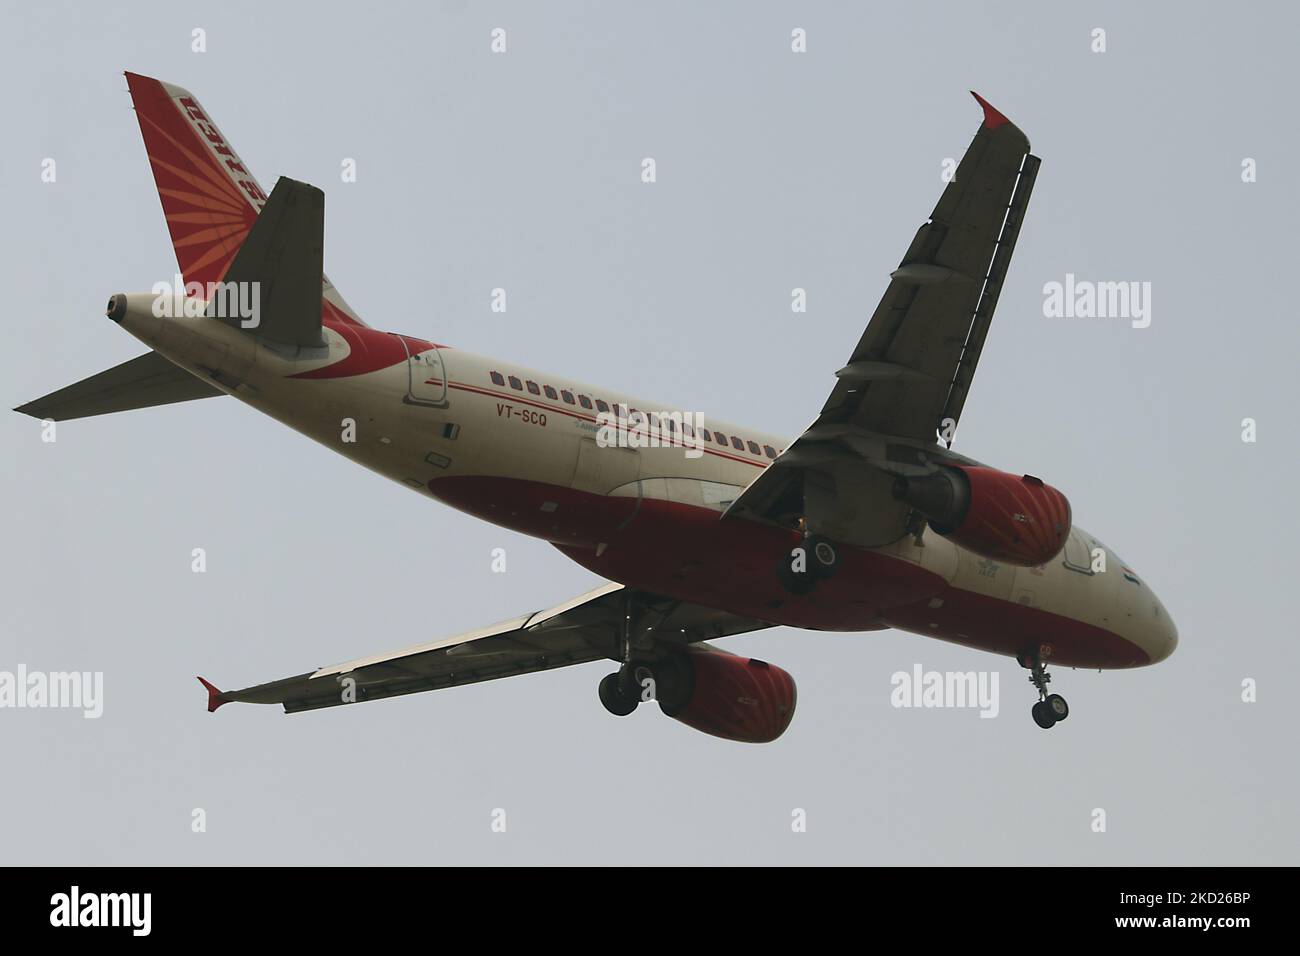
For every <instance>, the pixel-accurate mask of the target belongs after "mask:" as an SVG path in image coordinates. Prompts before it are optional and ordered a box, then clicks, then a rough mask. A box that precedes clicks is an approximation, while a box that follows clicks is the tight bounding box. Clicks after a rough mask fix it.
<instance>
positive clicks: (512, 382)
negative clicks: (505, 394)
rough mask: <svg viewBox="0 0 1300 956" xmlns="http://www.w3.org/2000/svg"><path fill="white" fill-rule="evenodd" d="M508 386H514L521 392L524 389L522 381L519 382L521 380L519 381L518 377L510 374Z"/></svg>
mask: <svg viewBox="0 0 1300 956" xmlns="http://www.w3.org/2000/svg"><path fill="white" fill-rule="evenodd" d="M510 387H511V388H514V389H518V390H519V391H521V392H522V391H523V390H524V383H523V382H521V381H519V379H518V377H517V376H514V375H511V376H510Z"/></svg>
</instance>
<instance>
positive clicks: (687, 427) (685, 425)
mask: <svg viewBox="0 0 1300 956" xmlns="http://www.w3.org/2000/svg"><path fill="white" fill-rule="evenodd" d="M682 434H683V435H685V436H686V437H687V438H694V437H695V429H694V428H692V427H691V423H690V422H682Z"/></svg>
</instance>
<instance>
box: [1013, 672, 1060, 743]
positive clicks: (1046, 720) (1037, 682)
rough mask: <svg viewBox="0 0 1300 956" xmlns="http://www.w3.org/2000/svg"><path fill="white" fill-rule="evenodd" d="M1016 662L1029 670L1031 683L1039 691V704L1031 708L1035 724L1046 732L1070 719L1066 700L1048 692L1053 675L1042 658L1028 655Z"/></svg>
mask: <svg viewBox="0 0 1300 956" xmlns="http://www.w3.org/2000/svg"><path fill="white" fill-rule="evenodd" d="M1016 662H1017V663H1019V664H1020V666H1021V667H1025V668H1028V669H1029V683H1031V684H1033V685H1034V687H1035V688H1036V689H1037V690H1038V703H1036V704H1034V706H1033V707H1032V708H1030V713H1031V714H1033V716H1034V723H1036V724H1037V725H1038V726H1039V727H1042V728H1043V729H1044V730H1050V729H1052V728H1053V727H1055V726H1056V725H1057V724H1058V723H1060V722H1061V721H1062V720H1065V718H1066V717H1069V716H1070V705H1069V704H1067V703H1066V702H1065V698H1064V697H1062V696H1061V695H1060V694H1049V693H1048V692H1047V685H1048V684H1050V683H1051V681H1052V675H1051V674H1049V673H1047V665H1046V664H1044V663H1043V661H1042V660H1041V659H1040V658H1038V657H1031V656H1029V655H1028V654H1021V655H1020V656H1019V657H1017V658H1016Z"/></svg>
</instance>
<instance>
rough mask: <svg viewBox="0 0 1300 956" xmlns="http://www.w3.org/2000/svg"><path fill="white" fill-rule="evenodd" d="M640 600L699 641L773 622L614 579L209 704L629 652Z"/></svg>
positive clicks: (281, 699)
mask: <svg viewBox="0 0 1300 956" xmlns="http://www.w3.org/2000/svg"><path fill="white" fill-rule="evenodd" d="M630 597H634V598H635V604H636V607H637V609H638V614H637V620H636V630H637V631H639V632H641V633H644V632H645V631H647V630H653V631H654V632H655V635H656V636H657V637H658V638H660V639H661V640H668V641H677V642H680V643H695V642H698V641H703V640H708V639H710V638H716V637H726V636H728V635H730V634H743V633H745V632H747V631H756V630H760V629H762V628H765V627H770V626H771V625H769V624H767V623H765V622H763V621H756V620H752V619H750V618H744V617H739V616H737V615H734V614H729V613H727V612H726V611H718V610H715V609H713V608H706V607H702V606H700V605H695V604H685V603H683V602H680V601H674V600H671V599H669V598H661V597H657V596H655V595H651V594H647V593H645V592H643V591H631V590H629V589H626V588H624V587H623V585H621V584H606V585H603V586H602V587H599V588H596V589H595V590H594V591H589V592H587V593H586V594H584V595H582V596H580V597H577V598H574V599H573V600H571V601H566V602H565V603H563V604H560V605H558V606H556V607H553V608H550V609H548V610H545V611H536V612H534V613H532V614H524V615H521V616H519V617H516V618H513V619H511V620H508V621H503V622H501V623H500V624H495V625H493V626H491V627H486V628H483V629H481V630H477V631H471V632H469V633H466V634H457V635H455V636H454V637H447V638H442V639H440V640H436V641H430V642H428V643H425V644H416V645H414V646H413V647H407V648H404V649H402V650H400V651H393V652H391V653H387V654H376V655H374V656H372V657H362V658H358V659H357V660H354V661H348V662H347V663H345V664H335V665H334V666H332V667H322V668H320V669H319V670H315V671H308V672H306V673H304V674H298V675H297V676H295V677H287V678H285V679H283V680H277V681H272V682H270V683H268V684H258V685H256V686H253V687H246V688H244V689H243V690H235V691H220V690H218V689H217V688H216V687H214V686H213V685H212V684H210V683H208V682H207V681H205V680H203V678H201V677H200V678H199V680H200V681H201V682H202V683H203V686H204V687H206V688H207V689H208V710H209V711H214V710H216V709H217V708H218V707H220V706H221V705H222V704H225V703H229V702H232V701H239V702H242V703H249V704H281V705H282V706H283V707H284V710H285V713H289V714H292V713H297V712H298V711H302V710H318V709H320V708H322V707H334V706H337V705H339V704H346V703H361V702H363V701H370V700H381V699H383V698H385V697H398V696H401V695H403V694H418V693H420V692H421V691H426V690H440V689H442V688H444V687H457V686H459V685H461V684H474V683H478V682H479V681H486V680H496V679H497V678H500V677H511V676H513V675H515V674H531V673H533V672H534V671H544V670H551V669H552V668H556V667H565V666H567V665H569V664H583V663H586V662H588V661H596V660H602V659H609V660H622V646H623V639H624V635H623V622H624V619H625V616H626V614H627V608H628V600H629V598H630Z"/></svg>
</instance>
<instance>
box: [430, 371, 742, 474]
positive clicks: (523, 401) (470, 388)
mask: <svg viewBox="0 0 1300 956" xmlns="http://www.w3.org/2000/svg"><path fill="white" fill-rule="evenodd" d="M447 385H448V387H449V388H459V389H461V390H462V391H466V392H474V393H475V394H477V395H487V396H489V397H490V398H508V399H510V401H512V402H514V403H515V404H517V405H531V406H532V407H533V408H540V409H542V410H543V411H547V412H559V413H560V414H561V415H568V416H569V417H570V418H576V419H578V420H579V421H584V422H591V423H592V424H596V419H595V417H593V416H590V415H581V414H579V413H577V412H571V411H569V410H568V409H567V408H559V407H557V406H555V405H544V404H542V403H541V402H534V401H531V400H530V399H527V398H524V397H522V396H520V395H518V394H515V393H511V392H493V391H489V390H488V389H485V388H480V387H479V386H477V385H465V384H463V383H461V382H448V383H447ZM667 447H669V448H683V449H685V448H689V447H690V446H688V445H669V446H667ZM702 450H703V451H705V452H706V453H708V454H710V455H716V456H717V457H719V458H726V459H727V460H729V461H738V462H741V463H743V464H746V465H754V466H755V467H758V468H765V467H767V460H766V459H764V460H763V461H754V460H753V459H750V458H737V457H736V456H735V455H728V454H726V453H724V452H720V451H714V450H713V449H712V448H710V447H709V446H708V445H703V448H702Z"/></svg>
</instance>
